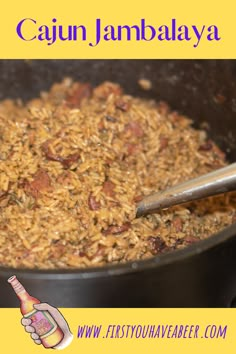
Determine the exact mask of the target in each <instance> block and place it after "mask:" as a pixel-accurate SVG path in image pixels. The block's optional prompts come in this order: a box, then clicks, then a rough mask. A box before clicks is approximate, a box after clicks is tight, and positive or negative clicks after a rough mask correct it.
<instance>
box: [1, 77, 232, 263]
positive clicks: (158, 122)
mask: <svg viewBox="0 0 236 354" xmlns="http://www.w3.org/2000/svg"><path fill="white" fill-rule="evenodd" d="M0 139H1V145H0V209H1V213H0V264H1V265H2V266H12V267H23V268H43V269H50V268H81V267H88V266H98V265H99V266H100V265H104V264H107V263H119V262H122V263H123V262H127V261H131V260H139V259H145V258H149V257H152V256H154V255H156V254H159V253H163V252H167V251H171V250H175V249H179V248H183V247H186V246H188V245H189V244H191V243H193V242H197V241H199V240H200V239H205V238H207V237H209V236H210V235H212V234H214V233H216V232H218V231H219V230H221V229H223V228H224V227H225V226H227V225H230V224H232V223H233V222H234V221H236V213H235V206H236V195H235V193H231V194H226V195H223V196H219V197H214V198H213V197H212V198H208V199H205V200H203V201H198V202H194V203H189V204H186V205H183V206H178V207H174V208H170V209H169V210H165V211H161V212H159V213H157V214H155V215H150V216H147V217H142V218H140V219H135V203H136V202H137V201H139V200H140V199H141V198H142V197H143V196H145V195H148V194H150V193H151V192H152V191H161V190H164V189H165V188H167V187H170V186H173V185H174V184H176V183H179V182H182V181H185V180H187V179H189V178H192V177H197V176H199V175H202V174H204V173H207V172H210V171H212V170H215V169H217V168H220V167H223V166H225V165H226V164H227V162H226V161H225V155H224V153H223V152H222V151H221V150H220V149H219V148H218V147H217V146H216V145H215V144H214V143H213V142H212V141H211V140H209V138H208V137H207V134H206V132H205V131H203V130H196V129H194V128H193V127H192V122H191V120H190V119H188V118H186V117H185V116H183V115H180V114H178V113H177V112H172V111H170V109H169V108H168V106H167V105H166V104H164V103H162V102H160V103H156V102H155V101H151V100H144V99H140V98H134V97H131V96H128V95H125V94H123V93H122V89H121V88H120V86H119V85H116V84H113V83H109V82H106V83H103V84H101V85H100V86H98V87H97V88H95V89H93V90H92V88H91V87H90V85H88V84H81V83H74V82H72V80H70V79H65V80H64V81H63V82H62V83H61V84H55V85H54V86H53V87H52V88H51V90H50V91H49V92H48V93H46V92H43V93H41V97H40V98H36V99H33V100H31V101H30V102H28V103H26V104H23V103H22V102H21V101H20V100H15V101H13V100H5V101H2V102H1V103H0Z"/></svg>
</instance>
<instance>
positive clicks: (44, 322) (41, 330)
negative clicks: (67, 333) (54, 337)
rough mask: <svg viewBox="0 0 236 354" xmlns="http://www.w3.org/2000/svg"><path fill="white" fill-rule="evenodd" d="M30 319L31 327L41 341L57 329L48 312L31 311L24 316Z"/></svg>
mask: <svg viewBox="0 0 236 354" xmlns="http://www.w3.org/2000/svg"><path fill="white" fill-rule="evenodd" d="M24 317H25V318H29V319H31V321H32V323H31V326H32V327H34V328H35V331H36V333H37V334H38V335H39V337H40V338H41V339H43V338H45V337H47V336H49V335H50V334H52V333H53V332H55V330H56V329H57V323H56V322H55V320H54V319H53V318H52V316H51V315H50V314H49V312H48V311H36V310H34V311H32V312H29V313H27V314H26V315H24Z"/></svg>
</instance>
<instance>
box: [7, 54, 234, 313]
mask: <svg viewBox="0 0 236 354" xmlns="http://www.w3.org/2000/svg"><path fill="white" fill-rule="evenodd" d="M65 76H71V77H73V78H74V79H78V80H81V81H89V82H91V83H92V84H94V85H95V84H98V83H100V82H102V81H104V80H112V81H115V82H118V83H120V84H121V85H122V86H123V87H124V88H125V90H126V92H127V93H130V94H134V95H138V96H144V97H150V98H156V99H157V100H159V99H162V100H165V101H167V102H168V103H169V104H170V106H171V107H172V108H173V109H176V110H178V111H180V112H183V113H185V114H187V115H189V116H190V117H191V118H193V119H194V120H195V122H196V126H198V125H199V123H201V122H203V121H207V122H208V123H209V126H210V135H211V137H212V138H213V139H214V140H215V141H216V142H217V143H218V144H219V146H220V147H221V148H222V149H224V151H226V152H227V154H228V158H229V160H230V161H235V160H236V120H235V118H236V61H229V60H76V61H72V60H68V61H67V60H43V61H40V60H33V61H21V60H2V61H0V99H2V98H5V97H21V98H23V99H29V98H31V97H34V96H37V95H38V93H39V91H40V90H46V89H48V88H49V87H50V85H51V84H52V83H53V82H55V81H59V80H61V79H62V78H63V77H65ZM140 78H148V79H151V81H152V83H153V89H152V90H151V91H149V92H144V91H142V90H141V89H140V88H139V86H138V84H137V80H138V79H140ZM0 237H1V235H0ZM13 274H16V275H17V276H18V277H19V280H21V281H22V282H23V284H24V285H25V287H26V288H27V289H28V291H29V292H30V294H32V295H33V296H35V297H37V298H39V299H40V300H41V301H47V302H49V303H51V304H52V305H54V306H57V307H226V306H231V304H232V303H233V300H234V297H236V224H234V225H232V226H230V227H229V228H227V229H225V230H223V231H222V232H220V233H219V234H217V235H215V236H213V237H211V238H209V239H207V240H204V241H201V242H199V243H197V244H194V245H193V246H191V247H189V248H187V249H184V250H181V251H175V252H172V253H169V254H165V255H161V256H157V257H155V258H152V259H150V260H146V261H140V262H133V263H128V264H126V265H118V266H109V267H103V268H93V269H85V270H65V271H63V270H58V271H51V270H50V271H38V270H35V271H32V270H14V269H8V268H0V306H1V307H15V306H18V300H17V298H16V296H15V294H14V293H13V291H12V289H11V287H10V286H9V284H8V283H7V278H8V277H9V276H11V275H13Z"/></svg>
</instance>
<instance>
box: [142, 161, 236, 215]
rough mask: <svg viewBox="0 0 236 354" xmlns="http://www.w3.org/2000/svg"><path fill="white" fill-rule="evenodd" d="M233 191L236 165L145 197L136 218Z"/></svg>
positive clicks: (235, 188) (235, 182) (235, 187)
mask: <svg viewBox="0 0 236 354" xmlns="http://www.w3.org/2000/svg"><path fill="white" fill-rule="evenodd" d="M233 190H236V163H233V164H231V165H229V166H227V167H224V168H221V169H219V170H216V171H214V172H211V173H208V174H206V175H203V176H201V177H197V178H194V179H192V180H189V181H187V182H184V183H181V184H178V185H176V186H174V187H171V188H169V189H167V190H165V191H164V192H160V193H154V194H151V195H149V196H147V197H145V198H144V199H143V200H142V201H141V202H139V203H138V205H137V211H136V217H137V218H138V217H140V216H143V215H147V214H153V213H155V212H156V211H158V210H160V209H165V208H169V207H171V206H174V205H178V204H183V203H186V202H191V201H193V200H197V199H202V198H206V197H210V196H213V195H218V194H222V193H226V192H230V191H233Z"/></svg>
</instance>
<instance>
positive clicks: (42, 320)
mask: <svg viewBox="0 0 236 354" xmlns="http://www.w3.org/2000/svg"><path fill="white" fill-rule="evenodd" d="M8 282H9V283H10V284H11V286H12V288H13V290H14V291H15V293H16V295H17V297H18V298H19V300H20V310H21V313H22V315H23V316H24V317H25V318H29V319H30V320H31V321H32V322H31V326H32V327H34V328H35V331H36V333H37V334H38V335H39V337H40V340H41V342H42V344H43V346H44V347H45V348H53V347H55V346H56V345H57V344H59V343H60V342H61V340H62V339H63V337H64V334H63V332H62V330H61V329H60V327H59V326H58V324H57V323H56V321H55V319H54V318H53V317H52V316H51V314H50V313H49V312H48V311H38V310H36V309H35V308H34V305H36V304H40V303H41V301H40V300H38V299H36V298H35V297H33V296H31V295H29V293H28V292H27V291H26V290H25V288H24V287H23V285H22V284H21V283H20V282H19V280H18V279H17V278H16V276H15V275H13V276H12V277H10V278H9V279H8Z"/></svg>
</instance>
